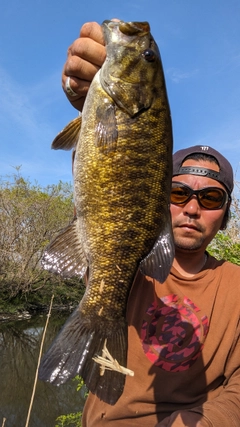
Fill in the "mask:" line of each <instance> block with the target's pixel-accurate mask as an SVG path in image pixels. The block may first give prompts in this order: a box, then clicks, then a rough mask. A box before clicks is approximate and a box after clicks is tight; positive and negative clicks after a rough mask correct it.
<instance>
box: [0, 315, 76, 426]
mask: <svg viewBox="0 0 240 427" xmlns="http://www.w3.org/2000/svg"><path fill="white" fill-rule="evenodd" d="M67 317H68V315H66V314H65V315H62V314H61V315H60V314H53V315H52V316H51V318H50V322H49V325H48V329H47V335H46V339H45V349H46V348H47V346H48V344H49V343H50V342H51V341H52V340H53V338H54V337H55V336H56V334H57V332H58V331H59V329H60V327H61V325H62V324H63V323H64V322H65V320H66V318H67ZM45 322H46V316H37V317H33V318H31V319H29V320H21V321H16V322H0V426H2V422H3V418H6V422H5V426H4V427H25V424H26V419H27V413H28V408H29V404H30V400H31V395H32V389H33V384H34V378H35V372H36V366H37V360H38V355H39V347H40V341H41V338H42V333H43V329H44V326H45ZM76 386H77V383H76V382H75V381H73V380H71V381H69V382H68V383H67V384H64V385H62V386H60V387H55V386H53V385H51V384H46V383H43V382H41V381H38V383H37V389H36V394H35V399H34V403H33V408H32V413H31V418H30V423H29V427H54V426H55V425H56V423H55V420H56V418H57V417H58V416H59V415H63V414H68V413H71V412H79V411H80V410H81V409H82V407H83V405H84V396H83V395H84V393H83V391H82V392H81V391H80V392H77V391H76Z"/></svg>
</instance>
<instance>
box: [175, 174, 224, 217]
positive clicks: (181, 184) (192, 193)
mask: <svg viewBox="0 0 240 427" xmlns="http://www.w3.org/2000/svg"><path fill="white" fill-rule="evenodd" d="M174 184H176V187H183V188H186V189H187V190H189V192H190V194H189V197H187V199H186V200H184V202H179V203H176V202H172V201H171V196H170V202H171V203H172V204H173V205H185V204H186V203H188V202H189V200H191V198H192V196H196V197H197V201H198V203H199V205H200V206H201V207H202V208H204V209H207V210H209V211H216V210H219V209H222V208H223V206H224V205H225V204H227V203H228V202H229V201H230V198H229V195H228V193H227V192H226V191H225V190H224V189H223V188H219V187H214V186H212V187H203V188H200V189H199V190H193V189H192V188H191V187H189V186H188V185H187V184H184V183H183V182H180V181H172V189H173V188H174ZM206 190H219V191H220V192H221V193H222V196H223V200H222V203H221V205H220V206H218V207H216V208H209V207H206V206H204V205H203V204H202V201H201V199H200V198H199V194H200V193H201V192H202V191H206Z"/></svg>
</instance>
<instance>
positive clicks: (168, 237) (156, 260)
mask: <svg viewBox="0 0 240 427" xmlns="http://www.w3.org/2000/svg"><path fill="white" fill-rule="evenodd" d="M174 254H175V247H174V240H173V234H172V227H171V223H170V221H169V222H168V223H167V224H166V227H165V228H164V230H163V231H162V233H161V234H160V236H159V237H158V239H157V241H156V242H155V244H154V246H153V249H152V250H151V252H150V253H149V254H148V255H147V256H146V258H144V259H143V260H142V261H141V263H140V270H141V272H142V273H143V274H145V275H146V276H150V277H152V278H154V279H156V280H158V281H159V282H160V283H163V282H164V281H165V280H166V278H167V276H168V274H169V272H170V269H171V266H172V262H173V258H174Z"/></svg>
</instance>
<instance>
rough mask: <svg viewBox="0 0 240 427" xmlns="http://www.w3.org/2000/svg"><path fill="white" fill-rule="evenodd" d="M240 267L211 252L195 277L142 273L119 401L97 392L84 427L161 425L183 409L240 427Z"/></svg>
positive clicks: (133, 300)
mask: <svg viewBox="0 0 240 427" xmlns="http://www.w3.org/2000/svg"><path fill="white" fill-rule="evenodd" d="M239 315H240V268H239V267H237V266H236V265H233V264H231V263H229V262H224V261H217V260H215V258H213V257H210V256H209V257H208V260H207V263H206V265H205V268H204V269H203V270H202V271H201V272H199V273H198V274H196V275H195V276H194V277H192V278H186V277H183V276H181V275H180V274H179V273H178V272H177V271H176V270H175V269H174V268H172V270H171V273H170V275H169V276H168V278H167V280H166V282H165V283H164V284H160V283H158V282H157V281H156V280H153V279H151V278H149V277H145V276H143V275H142V274H141V273H140V272H138V273H137V276H136V278H135V281H134V284H133V286H132V290H131V293H130V296H129V300H128V307H127V320H128V323H129V328H128V334H129V336H128V365H127V367H128V368H129V369H132V370H133V371H134V373H135V375H134V377H127V378H126V385H125V388H124V392H123V394H122V396H121V397H120V399H119V400H118V402H117V403H116V404H115V405H114V406H111V405H108V404H106V403H104V402H102V401H100V400H99V399H98V398H97V397H96V396H94V395H92V394H90V395H89V397H88V399H87V402H86V404H85V408H84V413H83V419H82V423H83V424H82V425H83V427H102V426H109V427H128V426H129V427H135V426H136V427H141V426H142V427H146V426H147V427H154V426H155V425H156V424H157V422H160V421H161V420H163V419H164V418H165V417H166V416H169V415H170V414H171V413H172V412H174V411H176V410H192V411H193V412H198V413H200V414H203V416H204V419H205V421H206V422H207V423H209V426H211V427H212V426H213V427H229V426H234V427H239V426H240V327H239V317H240V316H239Z"/></svg>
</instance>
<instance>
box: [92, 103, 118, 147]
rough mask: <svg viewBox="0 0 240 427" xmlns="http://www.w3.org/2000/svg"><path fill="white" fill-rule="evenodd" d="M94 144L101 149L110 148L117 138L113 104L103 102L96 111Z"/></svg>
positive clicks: (114, 144)
mask: <svg viewBox="0 0 240 427" xmlns="http://www.w3.org/2000/svg"><path fill="white" fill-rule="evenodd" d="M96 122H97V125H96V128H95V144H96V146H97V147H101V148H102V149H103V150H107V151H109V150H112V149H114V148H115V146H116V142H117V138H118V130H117V120H116V116H115V106H114V105H113V104H110V103H103V104H102V105H100V106H99V107H98V108H97V111H96Z"/></svg>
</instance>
